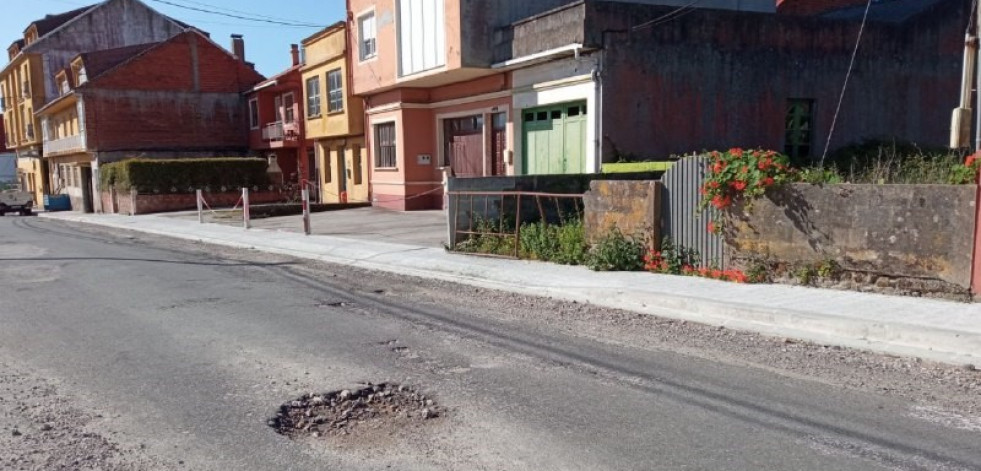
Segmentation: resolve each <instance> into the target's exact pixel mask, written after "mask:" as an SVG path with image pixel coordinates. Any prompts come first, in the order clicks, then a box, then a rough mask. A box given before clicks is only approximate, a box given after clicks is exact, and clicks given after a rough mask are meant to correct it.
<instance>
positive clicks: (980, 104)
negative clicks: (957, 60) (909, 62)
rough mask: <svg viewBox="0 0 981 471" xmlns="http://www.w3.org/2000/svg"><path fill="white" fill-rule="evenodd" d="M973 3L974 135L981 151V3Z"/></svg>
mask: <svg viewBox="0 0 981 471" xmlns="http://www.w3.org/2000/svg"><path fill="white" fill-rule="evenodd" d="M973 4H974V12H973V13H974V15H976V16H975V17H974V30H973V31H969V32H968V34H969V35H973V38H974V40H973V41H971V43H970V44H971V48H973V49H974V53H973V56H972V57H973V58H974V59H975V62H974V63H972V64H971V66H972V67H971V69H972V70H974V71H975V76H976V78H977V86H976V87H975V88H974V92H975V99H976V100H977V103H976V104H975V106H974V108H975V110H976V111H977V113H978V117H977V122H976V123H975V127H976V129H975V135H974V150H975V152H977V151H981V73H977V67H976V66H977V63H976V62H977V58H978V56H977V54H978V28H981V5H978V3H977V2H974V3H973ZM964 53H965V54H967V51H965V52H964ZM969 120H970V119H969ZM968 127H969V128H970V125H968Z"/></svg>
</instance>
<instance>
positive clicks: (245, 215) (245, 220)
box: [242, 188, 252, 229]
mask: <svg viewBox="0 0 981 471" xmlns="http://www.w3.org/2000/svg"><path fill="white" fill-rule="evenodd" d="M242 226H243V227H245V228H246V229H248V228H250V227H252V225H251V224H250V223H249V189H248V188H242Z"/></svg>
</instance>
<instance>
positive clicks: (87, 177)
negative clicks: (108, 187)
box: [80, 167, 95, 213]
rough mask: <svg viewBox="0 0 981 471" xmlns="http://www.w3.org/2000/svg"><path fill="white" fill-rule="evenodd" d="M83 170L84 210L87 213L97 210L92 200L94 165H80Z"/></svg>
mask: <svg viewBox="0 0 981 471" xmlns="http://www.w3.org/2000/svg"><path fill="white" fill-rule="evenodd" d="M80 170H81V172H82V210H83V211H85V212H86V213H94V212H95V202H94V201H93V200H92V167H80Z"/></svg>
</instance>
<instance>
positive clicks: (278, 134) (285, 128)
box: [262, 121, 300, 147]
mask: <svg viewBox="0 0 981 471" xmlns="http://www.w3.org/2000/svg"><path fill="white" fill-rule="evenodd" d="M262 140H263V141H266V142H268V143H269V145H270V147H296V146H297V145H298V143H299V141H300V125H299V124H298V123H296V122H292V123H283V122H280V121H277V122H275V123H269V124H267V125H265V126H263V127H262Z"/></svg>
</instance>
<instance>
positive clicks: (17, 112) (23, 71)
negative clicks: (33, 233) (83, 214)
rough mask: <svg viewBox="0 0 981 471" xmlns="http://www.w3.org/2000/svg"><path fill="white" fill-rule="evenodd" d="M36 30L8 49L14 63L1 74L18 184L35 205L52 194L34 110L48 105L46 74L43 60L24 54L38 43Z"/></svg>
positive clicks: (4, 109) (3, 102)
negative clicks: (46, 101) (45, 86)
mask: <svg viewBox="0 0 981 471" xmlns="http://www.w3.org/2000/svg"><path fill="white" fill-rule="evenodd" d="M36 39H37V32H36V27H35V26H34V25H31V27H30V28H28V30H27V32H26V33H25V39H22V40H18V41H15V42H14V43H13V44H12V45H11V46H10V48H9V49H7V53H8V57H9V58H10V63H9V64H8V65H7V66H6V67H5V68H4V69H3V71H2V72H0V91H2V94H3V100H2V103H0V105H2V106H0V108H3V123H4V132H5V133H6V135H7V147H9V148H10V149H12V150H13V151H15V152H16V153H17V174H18V180H19V181H20V183H21V185H22V186H23V187H24V190H26V191H30V192H32V193H34V195H35V201H34V203H35V205H37V206H40V205H41V204H42V201H43V198H44V194H45V192H47V191H48V181H47V178H46V175H47V173H48V172H47V169H46V168H45V163H44V161H43V160H42V159H41V157H42V154H41V135H40V134H41V133H40V132H38V129H40V122H39V120H38V119H37V118H35V116H34V110H35V109H36V108H37V107H39V106H42V105H43V104H44V101H45V94H44V75H43V74H44V72H43V70H44V69H43V66H42V61H41V56H40V55H37V54H25V53H23V52H21V49H22V48H23V47H26V46H29V45H30V44H31V43H30V42H28V41H31V40H36Z"/></svg>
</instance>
